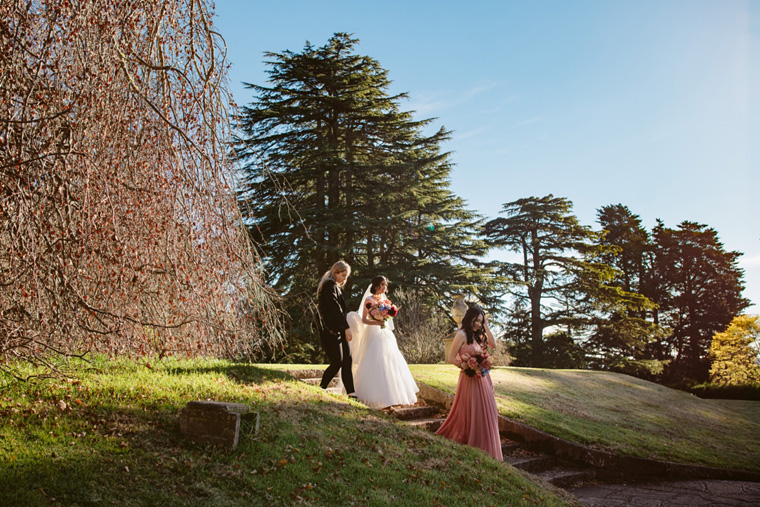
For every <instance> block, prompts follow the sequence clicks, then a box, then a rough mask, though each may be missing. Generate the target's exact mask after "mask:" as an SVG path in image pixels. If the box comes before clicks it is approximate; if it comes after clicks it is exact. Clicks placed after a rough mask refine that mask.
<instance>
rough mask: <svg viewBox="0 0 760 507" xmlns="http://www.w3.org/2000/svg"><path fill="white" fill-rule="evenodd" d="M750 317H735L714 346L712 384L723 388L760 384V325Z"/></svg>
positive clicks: (756, 319)
mask: <svg viewBox="0 0 760 507" xmlns="http://www.w3.org/2000/svg"><path fill="white" fill-rule="evenodd" d="M758 320H760V318H758V317H757V316H755V317H750V316H749V315H738V316H736V317H734V319H733V320H732V321H731V324H730V325H729V326H728V329H726V330H725V331H724V332H722V333H715V336H713V339H712V343H711V344H710V358H711V359H712V366H711V367H710V381H712V382H715V383H716V384H721V385H749V384H760V364H758V359H759V358H760V351H759V350H758V345H760V324H758Z"/></svg>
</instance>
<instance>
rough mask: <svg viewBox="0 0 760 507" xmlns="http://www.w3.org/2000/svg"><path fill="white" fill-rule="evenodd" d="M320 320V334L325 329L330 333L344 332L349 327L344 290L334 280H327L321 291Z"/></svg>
mask: <svg viewBox="0 0 760 507" xmlns="http://www.w3.org/2000/svg"><path fill="white" fill-rule="evenodd" d="M318 300H319V315H320V317H321V319H320V322H319V331H320V334H322V333H324V332H325V331H327V332H328V334H333V335H337V334H343V332H344V331H345V330H346V329H348V321H346V313H348V312H347V311H346V302H345V300H344V299H343V291H342V290H341V288H340V287H338V284H336V283H335V281H334V280H330V279H328V280H325V281H324V283H323V284H322V290H320V291H319V298H318Z"/></svg>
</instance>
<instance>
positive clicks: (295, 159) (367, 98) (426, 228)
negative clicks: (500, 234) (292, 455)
mask: <svg viewBox="0 0 760 507" xmlns="http://www.w3.org/2000/svg"><path fill="white" fill-rule="evenodd" d="M357 43H358V40H357V39H354V38H351V37H350V36H349V35H347V34H344V33H338V34H335V35H334V36H333V37H332V38H330V40H329V41H328V42H327V44H325V45H324V46H323V47H320V48H315V47H314V46H312V45H311V44H309V43H307V44H306V46H305V47H304V49H303V50H302V51H301V52H292V51H284V52H281V53H266V56H267V57H268V58H269V61H268V64H269V67H270V68H269V71H268V72H269V86H260V85H254V84H248V85H247V86H248V87H249V88H250V89H252V90H253V91H254V92H255V93H256V97H255V99H254V101H253V102H252V103H251V104H250V105H249V106H247V107H244V108H242V111H241V114H240V116H239V118H238V125H239V127H240V130H241V131H242V133H243V135H242V136H241V137H239V138H238V139H236V143H235V147H236V156H237V158H238V159H239V160H240V161H241V162H242V163H243V172H244V178H243V181H242V185H241V189H240V193H239V201H240V204H241V208H242V209H243V213H244V216H245V217H246V219H247V223H248V225H249V230H250V232H251V236H252V238H253V239H254V240H255V241H256V242H258V243H260V244H261V248H262V250H263V253H264V256H265V257H264V258H265V262H266V266H267V270H268V273H269V277H270V281H271V282H272V283H273V285H274V286H275V287H277V288H278V289H279V290H280V291H281V292H282V293H283V294H285V295H287V296H295V297H296V299H298V300H299V301H300V302H301V303H303V301H304V298H306V299H308V298H310V297H311V296H313V292H314V290H315V287H316V282H317V279H318V277H319V276H320V275H321V273H323V272H324V271H326V270H327V269H328V268H329V267H330V265H331V264H332V263H333V262H335V261H336V260H338V259H341V258H342V259H345V260H346V261H347V262H348V263H349V264H351V266H352V268H353V273H352V276H351V277H350V278H349V280H348V284H349V285H348V286H347V293H348V296H349V304H351V296H353V297H354V299H357V298H358V296H359V295H360V294H361V293H362V292H363V291H364V289H365V288H366V287H367V285H368V283H369V280H370V279H371V277H372V276H374V275H376V274H384V275H385V276H387V277H388V278H389V279H390V280H391V282H392V287H393V286H403V287H405V288H409V289H411V290H419V291H421V293H424V294H427V298H428V301H429V303H430V304H432V303H433V302H434V301H440V300H441V296H442V295H443V294H444V293H446V292H449V291H458V290H465V291H468V292H472V293H475V294H476V295H477V296H479V297H480V298H481V299H483V300H485V301H493V300H494V298H492V297H491V296H490V293H489V292H488V291H487V290H485V288H486V287H488V284H487V283H486V282H487V280H488V278H487V277H488V276H489V269H488V267H487V266H485V265H481V264H480V263H479V258H480V257H481V256H482V255H483V254H485V252H486V251H487V246H486V245H485V243H484V242H483V241H482V240H480V239H478V238H477V236H476V233H477V230H478V228H479V226H480V225H481V221H480V218H479V217H478V216H477V215H476V214H474V213H473V212H471V211H468V210H467V209H466V208H465V203H464V202H463V201H462V199H460V198H458V197H457V196H455V195H454V194H453V193H452V192H451V190H450V189H449V174H450V171H451V164H450V161H449V154H448V153H447V152H442V151H441V148H440V145H441V143H443V142H444V141H446V140H447V139H448V138H449V132H447V131H446V130H445V129H443V128H441V129H440V130H438V131H437V132H436V133H434V134H432V135H430V136H426V135H424V134H423V133H422V129H423V128H424V127H425V126H426V125H429V124H430V122H431V121H432V120H429V119H428V120H421V121H416V120H414V119H413V118H412V113H411V112H405V111H401V110H400V107H399V102H400V101H401V100H402V99H404V98H406V94H398V95H389V93H388V88H389V86H390V80H389V79H388V73H387V71H386V70H385V69H383V68H382V67H381V66H380V64H379V63H378V62H377V61H376V60H374V59H372V58H370V57H367V56H361V55H358V54H356V53H355V46H356V44H357ZM291 302H292V298H291ZM293 304H295V303H293ZM443 306H446V305H445V304H444V305H443ZM305 332H306V331H304V333H305Z"/></svg>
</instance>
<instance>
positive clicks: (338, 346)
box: [319, 330, 354, 394]
mask: <svg viewBox="0 0 760 507" xmlns="http://www.w3.org/2000/svg"><path fill="white" fill-rule="evenodd" d="M319 341H320V342H322V348H323V349H324V350H325V354H327V360H328V361H330V366H328V367H327V369H326V370H325V372H324V373H323V374H322V382H320V384H319V385H320V387H321V388H322V389H326V388H327V386H328V385H330V381H331V380H332V379H333V378H334V377H335V375H336V374H337V373H338V370H340V378H341V380H343V386H344V387H345V388H346V392H347V393H348V394H353V392H354V374H353V373H352V372H351V349H349V348H348V342H347V341H346V338H345V336H343V333H341V334H340V335H335V334H332V333H331V332H330V331H327V330H321V331H320V333H319Z"/></svg>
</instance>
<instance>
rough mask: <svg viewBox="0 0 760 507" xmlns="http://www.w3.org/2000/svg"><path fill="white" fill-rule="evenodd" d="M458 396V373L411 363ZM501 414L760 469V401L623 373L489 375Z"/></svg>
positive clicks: (646, 453)
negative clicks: (708, 396)
mask: <svg viewBox="0 0 760 507" xmlns="http://www.w3.org/2000/svg"><path fill="white" fill-rule="evenodd" d="M411 369H412V374H413V375H414V377H415V379H417V380H418V381H421V382H425V383H427V384H429V385H431V386H433V387H437V388H439V389H442V390H445V391H448V392H450V393H452V394H453V393H454V392H455V391H456V382H457V378H458V371H457V370H456V368H454V367H453V366H446V365H412V366H411ZM491 376H492V378H493V381H494V388H495V391H496V397H497V403H498V406H499V412H500V413H501V414H503V415H505V416H507V417H510V418H512V419H514V420H517V421H521V422H524V423H526V424H529V425H531V426H534V427H536V428H538V429H541V430H543V431H546V432H547V433H551V434H553V435H556V436H559V437H562V438H565V439H568V440H572V441H575V442H580V443H584V444H588V445H591V446H594V447H597V448H600V449H607V450H612V451H616V452H619V453H622V454H626V455H630V456H640V457H647V458H656V459H663V460H670V461H677V462H682V463H695V464H700V465H708V466H717V467H725V468H736V469H743V470H754V471H760V402H741V401H732V400H705V399H701V398H697V397H696V396H694V395H692V394H689V393H684V392H681V391H677V390H674V389H668V388H666V387H663V386H661V385H659V384H655V383H652V382H646V381H644V380H640V379H637V378H634V377H630V376H627V375H621V374H617V373H609V372H598V371H586V370H545V369H538V368H512V367H509V368H497V369H494V370H492V371H491Z"/></svg>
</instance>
